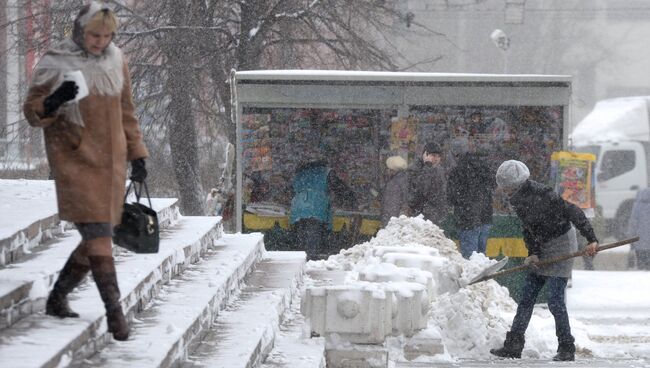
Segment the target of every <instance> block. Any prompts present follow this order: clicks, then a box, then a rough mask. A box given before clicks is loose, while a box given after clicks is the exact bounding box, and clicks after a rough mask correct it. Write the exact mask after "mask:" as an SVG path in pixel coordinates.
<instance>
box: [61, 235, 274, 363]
mask: <svg viewBox="0 0 650 368" xmlns="http://www.w3.org/2000/svg"><path fill="white" fill-rule="evenodd" d="M262 242H263V236H262V234H247V235H224V236H223V237H222V238H221V239H220V240H218V243H217V246H216V247H215V248H214V249H212V250H210V251H208V252H207V253H206V254H205V256H204V258H203V259H202V260H201V261H199V262H198V263H196V264H195V265H191V266H189V267H187V268H186V269H185V271H184V272H183V273H182V274H181V275H180V276H179V277H178V278H175V279H173V280H172V281H171V282H170V283H169V284H168V285H165V286H164V287H163V289H162V290H161V292H160V295H159V297H157V298H156V299H155V300H153V301H152V302H151V303H150V306H148V307H147V308H146V309H145V310H144V311H142V312H141V313H138V314H137V315H136V317H135V322H134V324H133V329H132V332H131V334H132V337H131V338H130V339H129V341H127V342H117V341H115V342H113V343H111V344H109V345H107V346H106V347H105V348H104V349H103V350H101V351H100V352H99V353H97V354H95V355H94V356H92V357H91V358H90V359H86V360H84V361H80V362H75V364H73V366H80V367H143V368H149V367H170V366H178V365H179V363H180V362H181V361H183V360H184V359H185V358H186V357H187V349H188V346H189V344H191V343H192V342H194V341H195V340H197V339H200V338H201V337H202V336H203V335H204V334H205V333H206V331H207V330H208V329H209V328H210V325H211V323H212V321H213V320H214V319H215V318H216V316H217V314H218V313H219V312H220V311H221V310H222V309H223V308H224V307H225V305H226V303H227V302H228V301H230V300H231V298H232V297H233V296H234V295H235V294H236V291H237V290H238V289H239V287H240V286H241V285H240V284H241V283H243V280H244V277H245V275H246V274H247V272H248V271H250V269H251V268H252V266H253V264H254V263H255V262H257V261H258V260H259V258H260V257H261V255H262V250H263V246H262Z"/></svg>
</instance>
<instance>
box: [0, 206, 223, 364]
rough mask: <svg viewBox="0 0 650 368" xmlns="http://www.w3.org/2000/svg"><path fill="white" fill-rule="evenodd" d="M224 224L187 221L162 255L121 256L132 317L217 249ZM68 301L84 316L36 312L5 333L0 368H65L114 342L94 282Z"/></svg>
mask: <svg viewBox="0 0 650 368" xmlns="http://www.w3.org/2000/svg"><path fill="white" fill-rule="evenodd" d="M219 221H220V219H219V218H217V217H183V218H182V219H181V220H179V221H178V222H177V223H176V224H175V225H173V226H172V227H171V228H170V231H166V232H164V233H162V234H161V246H160V251H159V252H158V253H157V254H146V255H144V254H142V255H136V254H133V253H125V254H122V255H119V256H117V257H116V267H117V273H118V281H119V285H120V290H121V294H122V299H121V303H122V307H123V308H124V310H125V312H126V313H127V315H131V316H132V315H133V314H134V313H135V312H137V311H140V310H142V309H144V308H143V307H144V306H145V305H146V304H147V303H149V301H150V300H151V299H152V298H153V297H154V296H155V295H157V294H158V292H159V290H160V288H161V287H162V285H163V284H164V283H167V282H169V280H170V279H172V277H174V276H175V275H178V274H180V273H181V272H182V271H183V269H185V268H186V267H187V266H189V265H190V264H192V263H196V262H197V261H198V260H199V258H200V256H201V254H204V253H205V252H206V250H207V249H208V248H209V247H213V246H214V243H215V241H216V240H217V239H218V238H219V237H221V236H222V232H221V223H220V222H219ZM61 265H62V263H61V264H59V265H58V266H59V267H60V266H61ZM69 299H70V305H71V307H72V309H73V310H75V311H77V312H78V313H79V314H80V315H81V317H80V318H68V319H63V320H62V319H58V318H55V317H50V316H46V315H44V314H42V313H39V314H32V315H30V316H28V317H26V318H23V319H21V320H20V321H18V322H17V323H15V324H14V325H12V326H11V327H9V328H6V329H4V330H3V331H0V367H57V366H65V365H67V364H68V363H69V362H70V361H71V360H72V359H73V358H78V357H88V356H90V355H92V354H94V353H95V352H97V351H98V350H99V349H100V348H101V347H102V346H104V345H105V344H106V343H107V341H110V339H111V337H110V335H109V334H107V333H106V319H105V317H104V306H103V303H102V302H101V299H100V298H99V295H98V292H97V288H96V287H95V285H94V283H92V282H87V283H85V284H83V285H81V287H80V288H78V290H76V291H75V292H73V293H72V294H71V295H70V298H69ZM35 352H37V353H35Z"/></svg>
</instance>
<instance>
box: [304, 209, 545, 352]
mask: <svg viewBox="0 0 650 368" xmlns="http://www.w3.org/2000/svg"><path fill="white" fill-rule="evenodd" d="M399 247H401V248H402V249H404V253H408V256H411V255H412V256H413V257H414V259H415V258H417V257H420V258H427V257H430V258H432V259H434V258H438V259H440V258H443V261H445V262H444V263H443V264H441V265H440V266H442V267H441V268H436V270H438V269H439V270H440V271H439V273H440V274H442V275H443V276H442V277H441V275H434V279H436V280H437V281H436V282H440V280H441V279H443V280H444V279H445V278H451V281H452V282H453V283H455V285H456V287H455V288H449V287H447V288H445V289H443V290H447V292H443V293H440V292H439V293H438V295H434V296H433V297H432V298H431V299H432V303H431V308H430V310H429V325H430V326H432V327H434V329H435V328H437V329H438V330H439V331H440V335H441V337H442V341H443V343H444V345H445V347H446V351H447V352H448V353H449V354H450V355H451V356H452V357H454V358H462V359H486V358H490V357H491V355H490V353H489V350H490V349H491V348H494V347H499V346H501V344H502V343H503V339H504V338H505V334H506V332H507V331H508V330H509V328H510V322H511V320H512V316H513V315H514V312H515V310H516V303H515V302H514V300H512V298H510V296H509V293H508V290H507V289H506V288H505V287H503V286H501V285H499V284H498V283H497V282H496V281H494V280H488V281H485V282H481V283H478V284H474V285H470V286H467V284H468V282H469V280H471V279H472V278H474V277H475V276H476V275H477V274H478V273H479V272H481V271H482V270H484V269H485V268H487V267H488V266H490V265H492V264H494V263H495V261H494V260H491V259H489V258H487V257H486V256H484V255H483V254H474V255H472V257H471V258H470V259H469V260H466V259H464V258H463V257H462V256H461V255H460V253H459V252H458V250H457V248H456V244H455V243H454V242H453V241H452V240H450V239H448V238H446V237H445V235H444V233H443V231H442V230H441V229H440V228H438V227H437V226H436V225H434V224H433V223H431V222H430V221H427V220H424V219H423V218H422V217H421V216H419V217H415V218H408V217H405V216H401V217H399V218H393V219H391V221H390V222H389V224H388V225H387V226H386V228H384V229H382V230H380V231H379V232H378V233H377V235H376V236H375V237H374V238H372V239H371V240H369V241H367V242H365V243H362V244H358V245H356V246H354V247H351V248H349V249H344V250H342V251H341V252H340V253H339V254H336V255H333V256H330V257H329V258H328V259H327V260H321V261H311V262H308V264H307V268H308V269H311V270H325V269H327V270H345V271H348V272H347V276H346V283H347V284H355V283H359V281H358V280H359V279H360V278H359V274H361V275H362V277H361V280H368V281H370V280H371V279H373V278H377V279H380V280H379V281H406V280H407V279H411V280H413V281H416V280H417V279H419V280H422V278H423V277H425V278H426V274H428V272H425V271H421V272H419V271H406V272H405V271H397V269H398V267H395V266H394V265H390V264H387V263H386V262H387V261H390V259H391V258H392V257H387V256H391V255H395V253H390V252H395V250H396V248H399ZM436 255H437V257H436ZM441 256H442V257H441ZM403 270H407V269H403ZM391 272H392V273H393V274H394V277H390V276H387V274H389V273H391ZM409 272H410V273H409ZM422 272H425V274H424V275H423V274H422ZM409 281H410V280H409ZM425 285H426V283H425ZM438 290H439V291H440V289H438ZM531 335H536V334H531ZM531 337H533V339H532V340H533V341H529V342H528V344H527V348H530V347H531V346H533V347H535V346H543V347H544V348H546V344H544V343H543V342H541V343H537V342H536V341H535V340H539V338H538V337H537V336H531ZM533 350H535V349H534V348H533Z"/></svg>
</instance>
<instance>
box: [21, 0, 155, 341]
mask: <svg viewBox="0 0 650 368" xmlns="http://www.w3.org/2000/svg"><path fill="white" fill-rule="evenodd" d="M116 31H117V18H116V17H115V14H114V13H113V12H112V11H111V10H110V9H108V8H105V6H103V5H100V4H99V3H95V2H93V3H91V4H89V5H86V6H84V7H83V8H82V9H81V11H80V12H79V15H78V16H77V18H76V20H75V23H74V29H73V34H72V38H70V39H67V40H65V41H63V42H62V43H60V44H59V45H57V46H55V47H54V48H52V49H50V50H49V51H48V52H47V53H46V54H45V55H44V56H43V58H42V59H41V60H40V61H39V64H38V65H37V67H36V69H35V71H34V77H33V80H32V83H31V86H30V89H29V93H28V96H27V99H26V102H25V105H24V107H23V110H24V113H25V117H26V118H27V121H28V122H29V124H30V125H32V126H34V127H42V128H43V132H44V136H45V148H46V151H47V158H48V161H49V164H50V169H51V170H52V174H53V176H54V182H55V186H56V194H57V201H58V207H59V217H60V218H61V219H62V220H66V221H70V222H74V223H75V225H76V227H77V229H78V230H79V232H80V233H81V237H82V240H81V243H80V244H79V245H78V246H77V248H76V249H75V250H74V251H73V252H72V254H71V255H70V258H69V259H68V261H67V262H66V264H65V265H64V267H63V269H62V270H61V272H60V274H59V278H58V280H57V281H56V283H55V284H54V288H53V289H52V291H51V293H50V295H49V297H48V300H47V305H46V313H47V314H49V315H53V316H57V317H61V318H65V317H78V316H79V315H78V314H77V313H75V312H73V311H72V310H70V307H69V306H68V302H67V294H68V293H70V291H72V289H74V288H75V287H76V286H77V285H78V284H79V283H80V282H81V281H82V280H83V278H84V277H85V275H86V274H87V273H88V271H91V272H92V275H93V278H94V280H95V283H96V284H97V288H98V289H99V293H100V295H101V298H102V301H103V302H104V305H105V308H106V318H107V321H108V330H109V332H112V333H113V337H114V338H115V339H117V340H126V339H127V338H128V334H129V327H128V324H127V322H126V319H125V318H124V314H123V312H122V308H121V305H120V302H119V299H120V291H119V288H118V284H117V277H116V274H115V264H114V262H113V256H112V243H111V236H112V231H113V226H115V225H116V224H118V223H119V221H120V217H121V213H122V205H123V199H124V191H125V181H126V169H127V168H126V163H127V161H131V169H132V170H131V179H132V180H134V181H140V182H141V181H143V180H144V178H145V177H146V169H145V166H144V158H145V157H147V155H148V152H147V149H146V147H145V146H144V144H143V142H142V133H141V131H140V128H139V125H138V121H137V120H136V118H135V116H134V106H133V101H132V96H131V82H130V77H129V71H128V67H127V64H126V62H125V60H124V58H123V56H122V52H121V50H120V49H119V48H118V47H117V46H115V45H114V44H113V43H112V40H113V37H114V36H115V32H116ZM77 70H79V71H81V72H82V73H83V76H84V79H85V81H86V84H87V87H88V90H89V95H88V96H86V97H84V98H82V99H76V98H75V97H76V96H77V94H78V93H79V86H78V85H77V84H76V83H75V82H74V81H69V80H67V79H69V78H68V77H67V74H68V73H69V72H73V71H77ZM80 97H81V96H80Z"/></svg>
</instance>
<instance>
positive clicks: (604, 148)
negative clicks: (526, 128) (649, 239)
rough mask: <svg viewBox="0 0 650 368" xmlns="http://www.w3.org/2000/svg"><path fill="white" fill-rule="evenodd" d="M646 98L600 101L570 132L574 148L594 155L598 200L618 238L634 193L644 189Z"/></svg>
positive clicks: (649, 135)
mask: <svg viewBox="0 0 650 368" xmlns="http://www.w3.org/2000/svg"><path fill="white" fill-rule="evenodd" d="M649 108H650V96H637V97H623V98H615V99H608V100H603V101H599V102H598V103H597V104H596V106H595V107H594V109H593V110H592V111H591V112H590V113H589V114H588V115H587V116H586V117H585V118H584V119H583V120H582V121H580V123H578V125H577V126H576V128H575V129H574V131H573V133H572V134H571V136H570V140H571V145H572V147H573V151H576V152H589V153H593V154H595V155H596V157H597V162H596V168H595V173H596V204H597V205H598V206H600V207H601V208H602V214H603V217H604V218H605V221H606V223H607V225H608V228H609V230H610V232H611V233H612V234H613V235H615V236H617V237H622V236H623V235H624V232H625V230H626V228H627V222H628V219H629V217H630V212H631V210H632V204H633V202H634V198H635V196H636V192H637V191H638V190H639V189H641V188H645V187H648V185H649V181H650V179H649V176H648V175H649V174H650V168H649V166H648V165H650V157H649V156H648V155H649V154H650V125H649V123H650V120H649V119H648V115H649V114H650V111H649Z"/></svg>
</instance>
